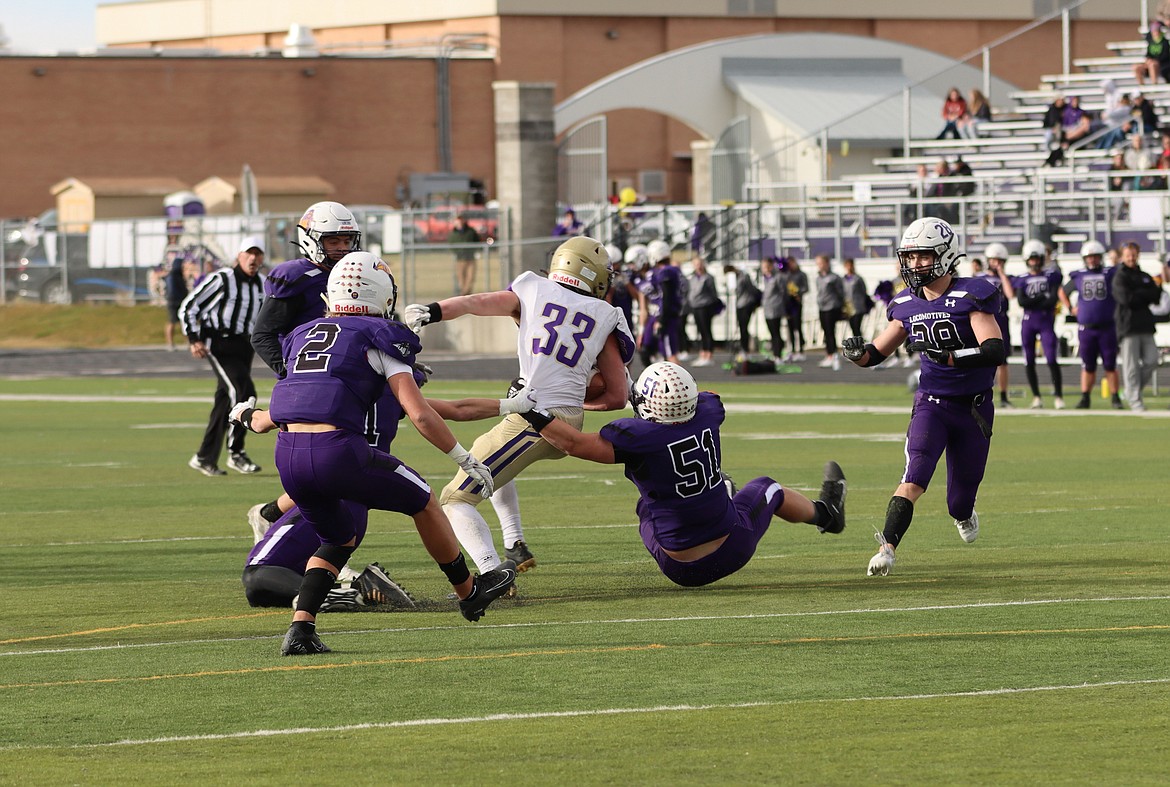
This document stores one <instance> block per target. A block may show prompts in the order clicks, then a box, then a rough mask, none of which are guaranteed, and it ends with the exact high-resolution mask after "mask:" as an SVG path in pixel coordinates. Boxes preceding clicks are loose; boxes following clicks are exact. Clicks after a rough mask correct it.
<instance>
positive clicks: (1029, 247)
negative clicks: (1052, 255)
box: [1020, 238, 1048, 271]
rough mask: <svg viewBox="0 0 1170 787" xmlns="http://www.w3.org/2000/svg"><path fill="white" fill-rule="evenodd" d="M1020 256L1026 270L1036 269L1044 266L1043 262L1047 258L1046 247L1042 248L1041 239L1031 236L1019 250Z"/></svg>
mask: <svg viewBox="0 0 1170 787" xmlns="http://www.w3.org/2000/svg"><path fill="white" fill-rule="evenodd" d="M1020 256H1021V257H1023V258H1024V263H1025V264H1026V265H1027V266H1028V270H1030V271H1038V270H1040V269H1041V268H1043V267H1044V262H1045V261H1046V260H1047V258H1048V249H1046V248H1044V244H1043V243H1042V242H1041V241H1038V240H1036V239H1035V238H1033V239H1032V240H1029V241H1028V242H1027V243H1025V244H1024V248H1022V249H1021V250H1020Z"/></svg>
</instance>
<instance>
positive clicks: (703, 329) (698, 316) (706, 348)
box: [691, 306, 715, 353]
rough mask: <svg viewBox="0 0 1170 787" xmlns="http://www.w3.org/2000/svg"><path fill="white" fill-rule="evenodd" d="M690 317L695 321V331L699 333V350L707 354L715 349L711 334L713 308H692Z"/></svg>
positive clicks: (713, 316) (713, 317)
mask: <svg viewBox="0 0 1170 787" xmlns="http://www.w3.org/2000/svg"><path fill="white" fill-rule="evenodd" d="M691 316H692V317H694V319H695V329H696V330H697V331H698V332H699V349H700V350H702V351H703V352H705V353H709V352H711V351H712V350H714V349H715V338H714V336H713V334H712V333H711V322H712V321H713V320H714V319H715V307H714V306H694V307H692V308H691Z"/></svg>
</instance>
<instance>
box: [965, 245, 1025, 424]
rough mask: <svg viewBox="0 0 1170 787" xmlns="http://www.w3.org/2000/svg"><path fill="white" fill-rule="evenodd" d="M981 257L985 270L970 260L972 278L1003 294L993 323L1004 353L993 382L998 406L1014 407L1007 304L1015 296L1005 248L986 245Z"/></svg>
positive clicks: (975, 261)
mask: <svg viewBox="0 0 1170 787" xmlns="http://www.w3.org/2000/svg"><path fill="white" fill-rule="evenodd" d="M983 256H984V257H986V258H987V270H983V268H982V266H978V267H977V266H976V265H975V263H977V262H978V260H972V261H971V267H972V269H973V270H974V274H973V275H974V277H975V278H977V279H980V278H983V279H988V280H989V281H991V283H992V284H994V285H995V286H997V287H999V291H1000V292H1002V293H1003V304H1002V306H1001V308H1000V310H999V312H998V313H997V314H996V315H995V322H996V324H997V325H999V333H1000V335H1001V336H1002V337H1003V351H1004V362H1003V363H1001V364H1000V365H999V368H998V369H996V370H995V381H996V383H997V384H998V387H999V406H1000V407H1014V406H1015V405H1013V404H1012V402H1011V399H1009V398H1008V384H1009V382H1010V381H1011V367H1010V366H1009V365H1008V363H1007V359H1008V358H1010V357H1011V354H1012V340H1011V331H1010V329H1009V328H1008V302H1009V301H1011V299H1012V298H1014V297H1015V296H1016V295H1015V290H1013V289H1012V283H1011V280H1010V279H1009V278H1008V275H1007V273H1006V272H1005V268H1004V266H1005V265H1007V261H1008V250H1007V246H1004V245H1003V244H1002V243H998V242H996V243H989V244H987V248H986V249H984V250H983Z"/></svg>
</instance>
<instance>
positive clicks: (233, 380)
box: [199, 336, 256, 465]
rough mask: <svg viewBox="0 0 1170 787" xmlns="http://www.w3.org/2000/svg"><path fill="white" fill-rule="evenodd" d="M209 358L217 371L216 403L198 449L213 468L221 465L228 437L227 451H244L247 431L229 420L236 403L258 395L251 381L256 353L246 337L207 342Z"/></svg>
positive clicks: (212, 407) (213, 369) (212, 339)
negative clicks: (220, 461)
mask: <svg viewBox="0 0 1170 787" xmlns="http://www.w3.org/2000/svg"><path fill="white" fill-rule="evenodd" d="M204 344H205V345H206V347H207V351H208V353H209V355H208V356H207V361H208V363H210V364H211V370H212V371H213V372H215V379H216V382H217V385H216V386H215V401H214V403H213V404H212V405H211V415H210V416H209V417H208V419H207V431H205V432H204V433H203V442H202V443H201V444H200V446H199V458H200V459H201V460H203V461H204V462H208V463H210V464H213V465H218V464H219V451H220V447H221V446H223V443H224V435H225V434H226V435H227V447H228V451H232V452H235V451H243V450H244V435H246V434H247V433H248V430H247V429H245V428H244V427H242V426H240V425H239V424H229V423H228V420H227V417H228V413H229V412H230V411H231V409H232V405H234V404H235V403H236V402H242V401H244V400H245V399H247V398H248V397H249V396H255V395H256V385H255V383H253V382H252V358H253V356H254V355H255V351H254V350H253V349H252V343H251V341H249V339H248V337H247V336H228V337H226V338H211V339H206V340H204Z"/></svg>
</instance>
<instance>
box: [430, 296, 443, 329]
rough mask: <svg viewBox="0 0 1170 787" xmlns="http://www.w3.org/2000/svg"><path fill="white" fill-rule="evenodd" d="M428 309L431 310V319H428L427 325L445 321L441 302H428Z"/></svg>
mask: <svg viewBox="0 0 1170 787" xmlns="http://www.w3.org/2000/svg"><path fill="white" fill-rule="evenodd" d="M427 311H428V312H430V319H428V320H427V325H430V324H431V323H436V322H442V321H443V310H442V309H441V308H439V302H438V301H435V302H434V303H428V304H427Z"/></svg>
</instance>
